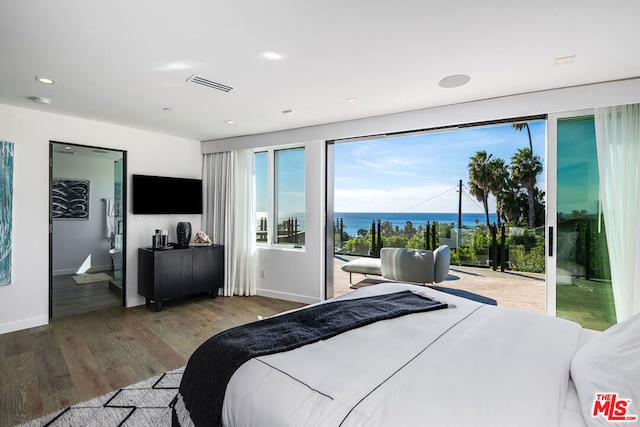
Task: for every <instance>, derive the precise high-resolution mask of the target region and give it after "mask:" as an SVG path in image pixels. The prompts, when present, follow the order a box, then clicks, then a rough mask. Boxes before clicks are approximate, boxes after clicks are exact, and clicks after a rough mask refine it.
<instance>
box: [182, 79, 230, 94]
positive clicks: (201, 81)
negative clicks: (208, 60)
mask: <svg viewBox="0 0 640 427" xmlns="http://www.w3.org/2000/svg"><path fill="white" fill-rule="evenodd" d="M187 81H188V82H192V83H197V84H199V85H202V86H207V87H210V88H211V89H217V90H221V91H222V92H231V91H232V90H233V88H232V87H231V86H227V85H223V84H222V83H217V82H214V81H211V80H207V79H205V78H202V77H198V76H196V75H193V76H191V77H189V78H188V79H187Z"/></svg>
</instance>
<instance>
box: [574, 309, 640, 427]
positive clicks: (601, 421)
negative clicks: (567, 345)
mask: <svg viewBox="0 0 640 427" xmlns="http://www.w3.org/2000/svg"><path fill="white" fill-rule="evenodd" d="M571 377H572V378H573V382H574V383H575V385H576V389H577V390H578V396H579V397H580V406H581V408H582V414H583V416H584V419H585V421H586V422H587V424H588V425H590V426H599V425H607V426H611V425H618V424H617V422H619V421H618V420H608V419H607V417H606V416H605V414H604V412H606V411H605V410H604V409H603V408H604V405H603V406H601V407H600V408H599V409H598V411H597V416H596V417H594V416H593V411H594V402H595V400H596V393H605V394H607V393H608V394H610V393H617V399H618V402H619V401H621V400H628V399H631V402H630V403H628V404H625V403H621V404H620V405H621V406H620V407H619V408H618V409H621V408H622V407H624V406H626V416H636V417H637V418H636V419H637V422H639V423H640V313H638V314H636V315H634V316H633V317H631V318H630V319H627V320H626V321H624V322H622V323H619V324H617V325H614V326H612V327H610V328H609V329H607V330H606V331H604V332H603V333H602V334H600V335H598V336H597V337H596V338H594V339H593V340H591V341H589V342H588V343H587V344H585V345H584V346H583V347H582V348H580V349H579V350H578V351H577V352H576V354H575V356H574V357H573V360H572V361H571ZM623 412H624V411H620V412H618V414H617V415H620V414H622V413H623ZM613 415H616V414H613ZM624 424H626V425H629V424H628V423H624ZM631 425H633V424H631Z"/></svg>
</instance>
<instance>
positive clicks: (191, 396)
mask: <svg viewBox="0 0 640 427" xmlns="http://www.w3.org/2000/svg"><path fill="white" fill-rule="evenodd" d="M446 307H447V305H446V304H445V303H442V302H439V301H434V300H431V299H429V298H426V297H423V296H420V295H417V294H414V293H413V292H411V291H402V292H395V293H391V294H384V295H376V296H372V297H365V298H358V299H351V300H340V301H334V302H330V303H327V304H320V305H316V306H312V307H309V308H305V309H303V310H299V311H294V312H291V313H288V314H285V315H282V316H276V317H271V318H268V319H264V320H261V321H258V322H253V323H249V324H247V325H243V326H238V327H235V328H232V329H228V330H226V331H223V332H221V333H219V334H217V335H215V336H213V337H212V338H210V339H209V340H207V341H206V342H205V343H204V344H202V345H201V346H200V347H199V348H198V349H197V350H196V351H195V352H194V353H193V355H192V356H191V358H190V359H189V362H188V363H187V367H186V368H185V371H184V375H183V377H182V382H181V383H180V396H181V398H182V399H183V401H184V408H182V409H186V411H188V415H189V417H190V418H191V421H193V423H194V424H195V425H196V426H218V425H221V416H222V403H223V399H224V393H225V390H226V387H227V383H228V382H229V380H230V379H231V376H232V375H233V373H234V372H235V371H236V370H237V369H238V368H239V367H240V366H241V365H242V364H243V363H245V362H246V361H248V360H250V359H252V358H254V357H259V356H264V355H267V354H274V353H278V352H282V351H288V350H293V349H295V348H298V347H301V346H303V345H306V344H311V343H314V342H317V341H320V340H324V339H328V338H331V337H333V336H336V335H338V334H341V333H343V332H346V331H348V330H351V329H355V328H359V327H361V326H365V325H368V324H371V323H374V322H377V321H379V320H384V319H392V318H395V317H399V316H403V315H406V314H411V313H418V312H424V311H430V310H437V309H441V308H446ZM184 415H185V413H184V412H183V413H182V414H180V413H176V410H175V409H174V414H173V420H174V425H175V424H176V422H177V421H178V420H181V416H182V417H184Z"/></svg>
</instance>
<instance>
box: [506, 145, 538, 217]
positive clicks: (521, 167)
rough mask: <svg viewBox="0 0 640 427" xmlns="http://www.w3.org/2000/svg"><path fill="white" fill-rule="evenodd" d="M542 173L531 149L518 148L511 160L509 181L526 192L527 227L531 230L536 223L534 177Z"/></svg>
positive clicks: (536, 157)
mask: <svg viewBox="0 0 640 427" xmlns="http://www.w3.org/2000/svg"><path fill="white" fill-rule="evenodd" d="M540 172H542V162H540V157H538V156H534V155H533V153H532V151H531V149H529V148H519V149H518V151H517V152H516V154H514V155H513V157H512V158H511V179H512V180H513V181H514V182H516V183H518V184H520V185H522V186H523V187H524V188H525V189H526V190H527V200H528V205H529V215H528V217H527V219H528V227H529V229H533V228H534V227H535V222H536V214H535V204H534V199H535V186H536V182H537V180H536V177H537V176H538V174H539V173H540Z"/></svg>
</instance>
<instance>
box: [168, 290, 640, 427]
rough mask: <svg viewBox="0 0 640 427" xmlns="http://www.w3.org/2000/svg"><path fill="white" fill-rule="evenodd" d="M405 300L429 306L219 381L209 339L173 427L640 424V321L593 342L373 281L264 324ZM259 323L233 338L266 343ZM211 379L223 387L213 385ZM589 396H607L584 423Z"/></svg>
mask: <svg viewBox="0 0 640 427" xmlns="http://www.w3.org/2000/svg"><path fill="white" fill-rule="evenodd" d="M407 292H409V293H411V294H413V295H419V296H420V297H421V298H424V299H425V300H427V299H428V300H429V301H435V302H436V303H435V305H432V306H431V308H429V309H425V310H421V311H415V312H410V313H408V314H402V315H398V316H394V317H391V318H388V319H385V320H375V321H372V322H365V324H364V325H357V327H355V328H347V330H346V331H340V332H339V333H333V334H330V335H328V336H325V337H322V338H320V339H317V340H315V341H313V340H312V341H311V342H309V343H305V345H300V346H295V345H294V346H293V347H292V348H293V349H288V348H289V347H286V349H285V351H277V352H269V351H267V352H266V353H265V354H262V353H260V354H259V355H258V356H256V357H253V356H251V355H249V356H248V357H247V358H246V361H242V362H241V363H236V365H237V366H233V367H232V368H231V369H230V371H231V372H228V373H226V371H224V372H225V373H224V374H221V372H222V371H221V369H222V368H220V365H221V362H224V361H223V360H222V359H224V358H225V356H224V355H225V354H228V353H227V351H226V350H225V351H222V353H220V354H218V356H216V357H212V358H211V359H207V357H205V356H203V354H207V351H208V350H211V349H212V348H219V346H220V340H219V339H218V338H217V336H214V337H212V339H210V340H209V341H207V342H206V343H204V344H203V345H202V346H201V348H199V349H198V350H197V351H196V352H194V355H193V356H192V357H191V359H190V360H189V363H188V364H187V367H186V369H185V374H184V376H183V380H182V383H181V386H180V393H179V394H178V397H177V400H176V402H175V406H174V410H173V425H174V426H181V427H187V426H193V425H196V426H200V425H224V426H228V427H231V426H234V427H235V426H285V425H286V426H414V425H433V426H513V425H518V426H537V427H539V426H545V427H546V426H561V427H574V426H576V427H577V426H585V425H614V424H615V423H616V422H624V423H625V424H626V425H629V424H628V423H629V422H633V421H635V420H636V418H634V417H636V416H637V415H638V414H640V406H638V403H639V402H640V317H639V316H638V315H636V316H634V317H633V318H631V319H629V320H627V321H626V322H623V323H621V324H619V325H616V326H615V327H612V328H610V329H609V330H607V331H605V332H604V333H600V332H595V331H590V330H586V329H583V328H581V327H580V326H579V325H578V324H576V323H573V322H570V321H567V320H563V319H559V318H555V317H550V316H544V315H539V314H534V313H529V312H524V311H519V310H512V309H508V308H504V307H495V306H490V305H487V304H483V303H480V302H476V301H472V300H469V299H466V298H461V297H458V296H455V295H450V294H447V293H442V292H439V291H436V290H433V289H430V288H426V287H421V286H417V285H410V284H398V283H382V284H379V285H376V286H370V287H365V288H361V289H358V290H356V291H354V292H352V293H350V294H347V295H344V296H341V297H338V298H335V299H333V300H329V301H325V302H323V303H319V304H314V305H312V306H309V307H305V308H303V309H300V310H295V311H292V312H289V313H285V314H282V315H279V316H276V317H274V318H271V319H269V321H270V322H271V323H273V324H275V323H278V322H281V321H284V322H285V323H286V322H287V318H288V316H303V315H304V314H305V313H322V311H321V310H326V309H328V308H329V306H328V305H329V304H332V303H334V302H339V301H342V302H341V303H340V304H351V305H352V306H354V305H356V304H357V305H362V304H365V303H366V304H371V303H377V301H378V300H377V299H376V298H383V297H384V298H389V297H390V296H391V297H395V295H400V294H406V293H407ZM347 301H349V302H347ZM428 304H431V303H428ZM436 306H437V307H436ZM335 307H338V306H337V305H336V306H335ZM345 307H347V306H346V305H345ZM433 307H436V308H433ZM305 310H309V311H305ZM314 310H315V311H314ZM339 311H344V312H346V311H348V310H347V309H343V308H340V309H339ZM300 312H302V313H300ZM313 316H314V317H315V316H316V314H314V315H313ZM260 322H264V321H258V322H254V323H255V324H251V326H249V325H247V326H248V329H243V328H245V327H243V326H241V327H239V328H234V329H235V331H233V332H232V334H235V336H236V337H241V338H243V339H244V338H247V339H254V338H256V337H263V338H264V337H266V336H269V335H268V332H266V333H265V334H264V335H262V333H261V332H260V328H261V327H262V325H261V324H260ZM264 325H265V327H267V326H268V325H267V324H264ZM302 328H303V329H304V327H302ZM292 329H294V328H292V327H291V325H287V326H286V327H285V330H286V331H289V330H292ZM307 329H309V328H307ZM245 332H246V333H245ZM222 334H223V335H224V333H222ZM281 335H282V336H286V335H288V332H287V333H284V334H281ZM283 339H284V338H283ZM259 340H260V338H258V341H259ZM263 341H264V340H263ZM266 341H268V340H266ZM239 346H240V347H242V346H245V344H241V345H239ZM231 353H233V352H231ZM232 357H233V358H235V353H234V355H233V356H232ZM235 362H237V361H234V363H235ZM234 363H231V365H233V364H234ZM220 377H225V379H224V381H223V384H222V386H221V385H220V384H218V385H217V386H216V387H212V383H213V382H216V381H212V378H214V379H216V380H217V379H218V378H220ZM221 387H222V388H221ZM220 390H222V392H220ZM596 393H601V394H603V395H606V396H609V397H608V398H607V397H606V396H605V397H603V398H602V401H601V402H599V404H598V405H597V410H596V416H593V410H594V400H595V399H596ZM613 393H616V398H617V399H618V400H619V402H620V401H622V402H623V403H625V405H622V406H625V408H624V409H625V411H624V414H623V415H620V414H621V411H618V412H617V413H614V412H615V411H614V408H613V405H610V406H607V405H609V404H607V403H606V402H610V399H611V396H612V395H613ZM604 399H609V400H606V401H605V400H604ZM614 400H615V399H614ZM213 402H219V403H217V404H214V403H213ZM214 406H219V408H218V409H217V410H216V411H213V413H212V412H209V411H210V408H211V407H214ZM198 408H205V409H206V411H205V412H206V413H204V414H203V413H202V411H200V409H198ZM198 411H200V413H198ZM616 414H617V415H616ZM616 416H617V417H618V418H616ZM622 416H624V417H625V418H626V419H624V420H623V419H619V418H620V417H622ZM639 424H640V422H639Z"/></svg>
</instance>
